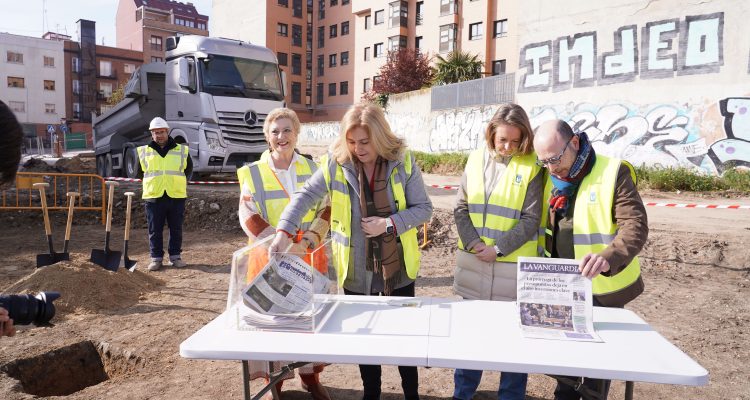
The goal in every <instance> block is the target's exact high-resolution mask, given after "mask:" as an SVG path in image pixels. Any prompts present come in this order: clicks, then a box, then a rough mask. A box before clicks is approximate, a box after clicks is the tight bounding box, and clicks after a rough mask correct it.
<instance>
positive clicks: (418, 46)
mask: <svg viewBox="0 0 750 400" xmlns="http://www.w3.org/2000/svg"><path fill="white" fill-rule="evenodd" d="M414 48H415V49H416V50H417V51H421V50H422V36H417V37H416V38H414Z"/></svg>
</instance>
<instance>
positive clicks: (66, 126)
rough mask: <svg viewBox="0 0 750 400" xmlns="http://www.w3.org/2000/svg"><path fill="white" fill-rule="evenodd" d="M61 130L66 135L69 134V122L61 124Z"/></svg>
mask: <svg viewBox="0 0 750 400" xmlns="http://www.w3.org/2000/svg"><path fill="white" fill-rule="evenodd" d="M60 132H62V133H63V134H64V135H67V134H68V125H67V124H60Z"/></svg>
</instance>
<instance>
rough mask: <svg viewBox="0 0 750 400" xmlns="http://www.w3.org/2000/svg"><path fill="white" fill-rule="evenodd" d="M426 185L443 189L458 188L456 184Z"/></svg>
mask: <svg viewBox="0 0 750 400" xmlns="http://www.w3.org/2000/svg"><path fill="white" fill-rule="evenodd" d="M427 186H429V187H434V188H438V189H445V190H458V186H450V185H427Z"/></svg>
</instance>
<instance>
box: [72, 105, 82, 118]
mask: <svg viewBox="0 0 750 400" xmlns="http://www.w3.org/2000/svg"><path fill="white" fill-rule="evenodd" d="M73 118H75V119H81V103H73Z"/></svg>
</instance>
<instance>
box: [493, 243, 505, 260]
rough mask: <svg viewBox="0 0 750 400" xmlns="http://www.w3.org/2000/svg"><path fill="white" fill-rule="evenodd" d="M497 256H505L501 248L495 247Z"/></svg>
mask: <svg viewBox="0 0 750 400" xmlns="http://www.w3.org/2000/svg"><path fill="white" fill-rule="evenodd" d="M495 254H497V256H498V257H503V256H505V254H503V252H502V251H500V248H499V247H497V245H495Z"/></svg>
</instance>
